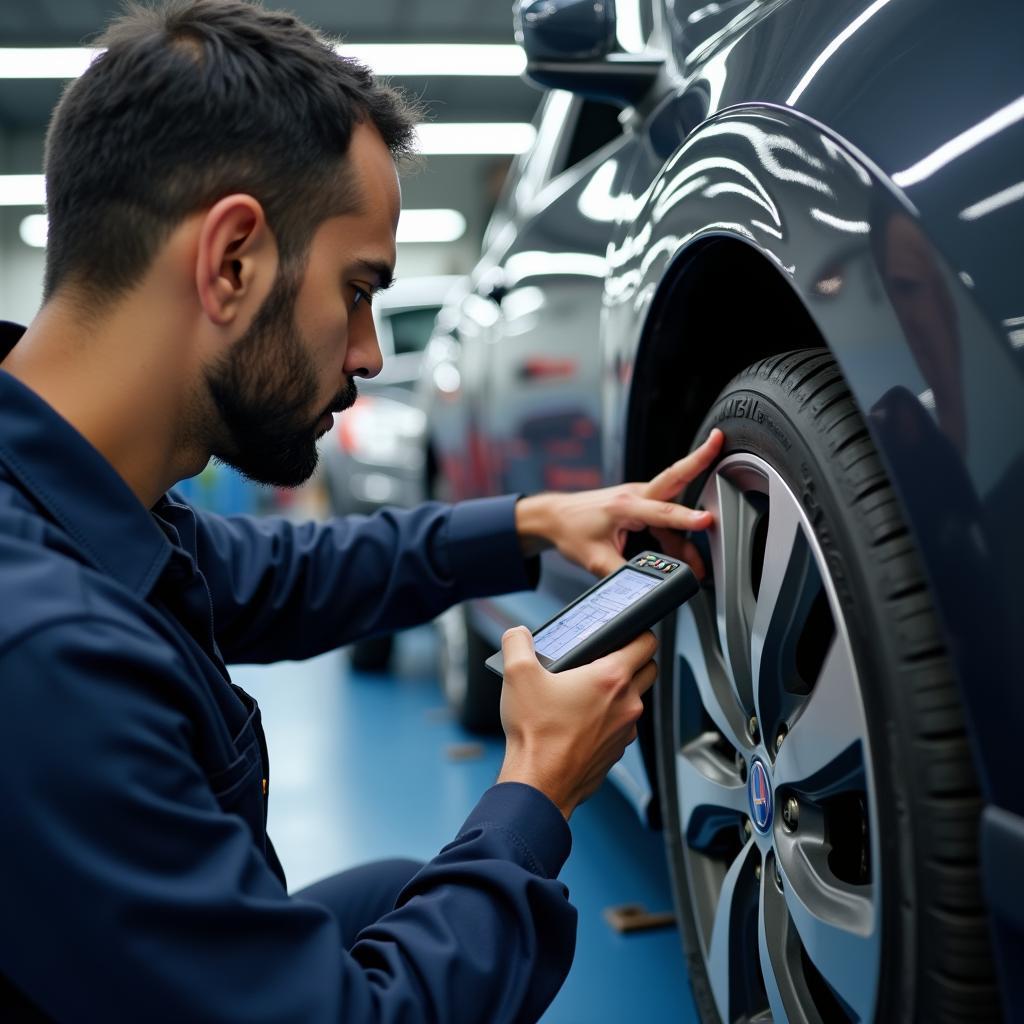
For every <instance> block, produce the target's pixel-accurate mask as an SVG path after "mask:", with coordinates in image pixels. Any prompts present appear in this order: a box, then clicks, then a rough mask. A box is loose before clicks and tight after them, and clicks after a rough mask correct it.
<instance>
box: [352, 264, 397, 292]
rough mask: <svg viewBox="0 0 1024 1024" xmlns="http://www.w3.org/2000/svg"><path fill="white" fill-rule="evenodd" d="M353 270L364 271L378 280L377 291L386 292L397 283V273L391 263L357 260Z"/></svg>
mask: <svg viewBox="0 0 1024 1024" xmlns="http://www.w3.org/2000/svg"><path fill="white" fill-rule="evenodd" d="M352 269H353V270H364V271H366V272H367V273H368V274H372V275H373V276H375V277H376V278H377V287H376V289H375V290H376V291H384V289H385V288H390V287H391V286H392V285H393V284H394V283H395V272H394V270H392V269H391V265H390V264H389V263H385V262H384V261H383V260H356V262H355V263H354V264H353V265H352Z"/></svg>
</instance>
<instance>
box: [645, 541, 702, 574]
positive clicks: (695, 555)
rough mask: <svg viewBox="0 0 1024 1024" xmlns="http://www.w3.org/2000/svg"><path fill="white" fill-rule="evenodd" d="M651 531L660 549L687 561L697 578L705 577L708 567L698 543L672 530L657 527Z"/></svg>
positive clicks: (673, 556)
mask: <svg viewBox="0 0 1024 1024" xmlns="http://www.w3.org/2000/svg"><path fill="white" fill-rule="evenodd" d="M651 532H652V533H653V534H654V539H655V540H656V541H657V542H658V550H659V551H661V552H662V553H663V554H666V555H669V556H670V557H672V558H678V559H679V560H680V561H682V562H685V563H686V564H687V565H688V566H689V567H690V568H691V569H692V570H693V574H694V576H696V577H697V579H699V580H702V579H704V577H705V576H706V575H707V567H706V566H705V565H704V559H703V558H702V557H701V554H700V551H698V550H697V545H696V544H694V543H693V542H692V541H689V540H686V538H685V537H680V536H679V534H678V533H673V532H672V531H670V530H661V529H658V528H655V529H653V530H652V531H651Z"/></svg>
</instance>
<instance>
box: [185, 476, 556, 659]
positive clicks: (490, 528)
mask: <svg viewBox="0 0 1024 1024" xmlns="http://www.w3.org/2000/svg"><path fill="white" fill-rule="evenodd" d="M515 502H516V498H515V497H514V496H510V497H503V498H485V499H477V500H474V501H466V502H461V503H459V504H457V505H443V504H439V503H436V502H432V503H427V504H424V505H421V506H419V507H418V508H415V509H383V510H381V511H380V512H377V513H375V514H374V515H372V516H347V517H344V518H339V519H332V520H328V521H327V522H324V523H313V522H310V523H301V524H300V523H292V522H289V521H287V520H285V519H281V518H266V519H257V518H252V517H248V516H236V517H230V518H225V517H221V516H216V515H212V514H209V513H203V512H196V513H195V516H196V549H197V554H198V560H199V567H200V569H201V570H202V571H203V573H204V575H205V576H206V579H207V583H208V584H209V587H210V593H211V596H212V600H213V613H214V622H215V625H216V632H217V642H218V643H219V644H220V647H221V650H222V651H223V653H224V657H225V660H226V661H228V662H243V661H244V662H265V661H276V660H280V659H283V658H290V659H301V658H308V657H310V656H312V655H314V654H322V653H323V652H324V651H327V650H332V649H333V648H335V647H339V646H341V645H342V644H345V643H348V642H349V641H351V640H357V639H361V638H363V637H366V636H371V635H373V634H375V633H384V632H390V631H392V630H395V629H401V628H404V627H406V626H414V625H418V624H420V623H422V622H429V621H430V620H431V619H433V618H434V617H435V616H436V615H438V614H440V613H441V612H442V611H444V610H445V609H446V608H449V607H451V606H452V605H453V604H457V603H458V602H460V601H465V600H468V599H469V598H472V597H484V596H488V595H491V594H500V593H508V592H510V591H514V590H525V589H528V588H531V587H534V586H536V583H537V575H538V567H537V564H536V563H537V560H536V559H524V558H523V555H522V552H521V550H520V546H519V539H518V536H517V534H516V531H515Z"/></svg>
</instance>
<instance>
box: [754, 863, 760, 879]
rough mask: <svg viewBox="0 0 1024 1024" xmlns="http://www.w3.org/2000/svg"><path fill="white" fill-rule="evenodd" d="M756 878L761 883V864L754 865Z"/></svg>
mask: <svg viewBox="0 0 1024 1024" xmlns="http://www.w3.org/2000/svg"><path fill="white" fill-rule="evenodd" d="M754 877H755V878H756V879H758V881H760V879H761V865H760V864H755V865H754Z"/></svg>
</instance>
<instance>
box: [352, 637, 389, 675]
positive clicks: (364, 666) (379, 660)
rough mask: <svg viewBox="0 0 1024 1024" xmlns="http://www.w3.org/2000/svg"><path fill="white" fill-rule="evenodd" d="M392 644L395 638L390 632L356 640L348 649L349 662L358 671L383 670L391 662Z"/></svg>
mask: <svg viewBox="0 0 1024 1024" xmlns="http://www.w3.org/2000/svg"><path fill="white" fill-rule="evenodd" d="M394 644H395V638H394V635H393V634H391V633H389V634H387V636H373V637H370V638H369V639H368V640H357V641H356V642H355V643H354V644H352V645H351V646H350V647H349V649H348V657H349V662H350V663H351V665H352V667H353V668H354V669H357V670H358V671H360V672H384V671H386V670H387V667H388V665H389V664H390V662H391V652H392V650H393V649H394Z"/></svg>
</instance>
